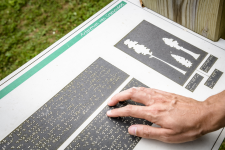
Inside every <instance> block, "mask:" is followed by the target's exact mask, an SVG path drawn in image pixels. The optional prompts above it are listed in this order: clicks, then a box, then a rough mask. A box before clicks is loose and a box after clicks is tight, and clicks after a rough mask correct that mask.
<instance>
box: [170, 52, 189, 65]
mask: <svg viewBox="0 0 225 150" xmlns="http://www.w3.org/2000/svg"><path fill="white" fill-rule="evenodd" d="M171 56H172V57H173V58H174V59H175V60H176V61H177V62H179V63H180V64H182V65H184V66H185V67H188V68H190V67H191V66H192V62H190V61H189V60H187V59H185V58H184V57H181V56H178V55H174V54H171Z"/></svg>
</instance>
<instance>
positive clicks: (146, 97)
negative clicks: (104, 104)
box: [108, 88, 154, 106]
mask: <svg viewBox="0 0 225 150" xmlns="http://www.w3.org/2000/svg"><path fill="white" fill-rule="evenodd" d="M143 89H146V88H130V89H128V90H125V91H122V92H120V93H118V94H116V95H115V96H113V97H112V98H111V100H110V101H108V105H109V106H114V105H116V104H117V103H118V102H120V101H125V100H129V99H132V100H133V101H135V102H138V103H142V104H144V105H147V106H148V105H151V104H152V103H154V102H153V101H152V99H151V95H150V94H148V93H146V92H145V91H143Z"/></svg>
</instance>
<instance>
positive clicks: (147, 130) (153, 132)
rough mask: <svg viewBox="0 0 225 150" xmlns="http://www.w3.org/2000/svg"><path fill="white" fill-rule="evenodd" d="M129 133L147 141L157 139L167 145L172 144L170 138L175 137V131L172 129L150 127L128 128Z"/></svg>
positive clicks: (137, 126)
mask: <svg viewBox="0 0 225 150" xmlns="http://www.w3.org/2000/svg"><path fill="white" fill-rule="evenodd" d="M128 132H129V133H130V134H131V135H135V136H139V137H143V138H147V139H155V140H159V141H163V142H167V143H169V142H170V140H171V139H170V138H171V137H172V135H173V131H172V130H171V129H165V128H156V127H152V126H148V125H132V126H130V127H129V128H128Z"/></svg>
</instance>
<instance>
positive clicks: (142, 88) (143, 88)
mask: <svg viewBox="0 0 225 150" xmlns="http://www.w3.org/2000/svg"><path fill="white" fill-rule="evenodd" d="M145 89H146V88H145V87H139V88H138V90H139V91H145Z"/></svg>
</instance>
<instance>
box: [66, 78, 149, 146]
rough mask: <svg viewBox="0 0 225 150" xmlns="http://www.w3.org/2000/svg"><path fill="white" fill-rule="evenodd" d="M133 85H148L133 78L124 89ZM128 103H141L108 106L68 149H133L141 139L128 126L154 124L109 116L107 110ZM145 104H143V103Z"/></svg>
mask: <svg viewBox="0 0 225 150" xmlns="http://www.w3.org/2000/svg"><path fill="white" fill-rule="evenodd" d="M131 87H147V86H146V85H144V84H143V83H141V82H139V81H138V80H136V79H132V80H131V81H130V82H129V83H128V84H127V85H126V86H125V88H124V89H123V90H126V89H129V88H131ZM127 104H132V105H140V104H137V103H136V102H133V101H131V100H127V101H125V102H120V103H118V104H117V105H116V106H114V107H109V106H106V107H105V108H104V109H103V110H102V111H101V112H100V113H99V114H98V115H97V116H96V117H95V119H93V120H92V122H91V123H90V124H89V125H88V126H87V127H86V128H85V129H84V130H83V131H82V132H81V133H80V134H79V135H78V136H77V137H76V138H75V139H74V140H73V141H72V142H71V143H70V144H69V145H68V146H67V148H66V150H70V149H73V150H103V149H104V150H114V149H119V150H131V149H134V147H135V146H136V145H137V143H138V142H139V141H140V140H141V138H140V137H136V136H133V135H130V134H129V133H128V128H129V127H130V126H131V125H133V124H145V125H152V123H151V122H149V121H146V120H144V119H139V118H133V117H118V118H109V117H107V116H106V112H107V111H108V110H110V109H114V108H118V107H124V106H126V105H127ZM142 105H143V104H142Z"/></svg>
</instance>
